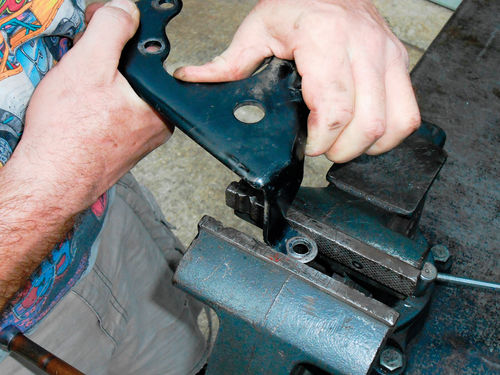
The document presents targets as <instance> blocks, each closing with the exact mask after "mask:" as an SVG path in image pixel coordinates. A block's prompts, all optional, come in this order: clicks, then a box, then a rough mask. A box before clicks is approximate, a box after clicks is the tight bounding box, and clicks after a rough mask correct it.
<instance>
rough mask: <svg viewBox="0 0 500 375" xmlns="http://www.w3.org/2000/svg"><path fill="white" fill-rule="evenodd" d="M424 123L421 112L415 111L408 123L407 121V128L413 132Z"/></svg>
mask: <svg viewBox="0 0 500 375" xmlns="http://www.w3.org/2000/svg"><path fill="white" fill-rule="evenodd" d="M421 123H422V119H421V117H420V113H419V112H417V113H414V114H413V115H411V116H410V117H409V118H408V123H407V129H408V130H409V131H410V132H411V133H413V132H414V131H415V130H417V129H418V128H419V127H420V124H421Z"/></svg>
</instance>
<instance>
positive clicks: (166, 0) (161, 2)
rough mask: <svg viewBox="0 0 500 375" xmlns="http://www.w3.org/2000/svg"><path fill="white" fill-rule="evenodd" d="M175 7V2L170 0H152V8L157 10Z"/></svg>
mask: <svg viewBox="0 0 500 375" xmlns="http://www.w3.org/2000/svg"><path fill="white" fill-rule="evenodd" d="M173 7H175V4H174V2H173V1H172V0H153V8H156V9H159V10H169V9H172V8H173Z"/></svg>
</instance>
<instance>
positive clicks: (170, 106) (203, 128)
mask: <svg viewBox="0 0 500 375" xmlns="http://www.w3.org/2000/svg"><path fill="white" fill-rule="evenodd" d="M166 4H170V5H171V6H170V7H166V6H165V5H166ZM137 5H138V7H139V9H140V11H141V23H140V26H139V30H138V31H137V34H136V35H135V36H134V38H133V39H132V40H131V41H130V42H129V43H128V45H127V46H126V48H125V50H124V53H123V55H122V59H121V63H120V70H121V72H122V73H123V75H124V76H125V77H126V78H127V80H128V81H129V83H130V84H131V86H132V87H133V88H134V90H135V91H136V92H137V94H138V95H139V96H141V97H142V98H143V99H144V100H145V101H146V102H147V103H148V104H150V105H151V106H152V107H153V108H154V109H155V110H156V111H157V112H158V113H159V114H160V115H161V116H162V117H163V119H164V120H165V121H166V122H168V123H170V124H172V125H175V126H176V127H178V128H179V129H181V130H182V131H183V132H184V133H186V134H187V135H188V136H189V137H191V138H192V139H193V140H194V141H195V142H197V143H198V144H200V145H201V146H202V147H203V148H204V149H205V150H207V151H208V152H209V153H210V154H212V155H213V156H215V157H216V158H217V159H218V160H219V161H221V162H222V163H223V164H224V165H226V166H227V167H228V168H229V169H231V170H232V171H234V172H235V173H236V174H238V175H239V176H240V177H241V178H242V179H243V180H244V181H246V182H247V183H248V184H249V185H250V186H252V187H253V188H255V189H258V190H260V191H262V193H263V197H264V217H263V227H264V239H265V241H266V242H267V243H268V244H275V243H277V242H278V241H279V240H280V238H281V237H282V235H283V231H284V229H285V224H286V222H285V220H284V215H285V213H286V211H287V209H288V207H289V205H290V204H291V202H292V201H293V199H294V197H295V194H296V193H297V191H298V189H299V187H300V184H301V181H302V173H303V160H304V147H305V137H306V127H305V124H306V118H307V115H308V110H307V107H306V106H305V104H304V102H303V100H302V96H301V91H300V76H299V75H298V73H297V70H296V68H295V65H294V63H293V62H291V61H284V60H279V59H272V60H271V61H270V62H269V63H268V65H267V67H266V68H265V69H263V70H262V71H261V72H260V73H258V74H255V75H254V76H252V77H250V78H248V79H246V80H244V81H239V82H228V83H222V84H216V85H215V84H193V83H185V82H181V81H179V80H176V79H175V78H173V77H172V76H170V75H169V74H168V73H167V72H166V71H165V69H164V67H163V65H164V62H165V60H166V59H167V57H168V54H169V52H170V43H169V41H168V38H167V36H166V35H165V27H166V25H167V24H168V22H169V21H170V20H171V19H172V18H173V17H174V16H175V15H177V14H178V13H179V12H180V10H181V7H182V2H181V1H179V0H172V1H168V2H162V0H153V1H150V0H141V1H139V2H138V3H137ZM245 105H255V106H258V107H260V108H261V109H262V110H263V111H264V112H265V116H264V118H263V119H262V120H260V121H258V122H256V123H252V124H247V123H243V122H241V121H239V120H238V119H237V118H236V117H235V115H234V111H235V110H236V109H237V108H239V107H241V106H245Z"/></svg>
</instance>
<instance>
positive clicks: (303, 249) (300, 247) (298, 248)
mask: <svg viewBox="0 0 500 375" xmlns="http://www.w3.org/2000/svg"><path fill="white" fill-rule="evenodd" d="M293 251H295V252H296V253H297V254H300V255H304V254H307V253H308V252H309V247H307V245H305V244H303V243H298V244H296V245H294V246H293Z"/></svg>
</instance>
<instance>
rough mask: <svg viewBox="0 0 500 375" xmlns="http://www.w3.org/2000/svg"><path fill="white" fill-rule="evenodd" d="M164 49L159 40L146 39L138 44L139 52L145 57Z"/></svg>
mask: <svg viewBox="0 0 500 375" xmlns="http://www.w3.org/2000/svg"><path fill="white" fill-rule="evenodd" d="M164 49H165V45H164V44H163V42H162V41H161V40H160V39H148V40H144V41H142V42H141V43H139V51H140V52H141V53H143V54H147V55H156V54H158V53H160V52H162V51H163V50H164Z"/></svg>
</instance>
